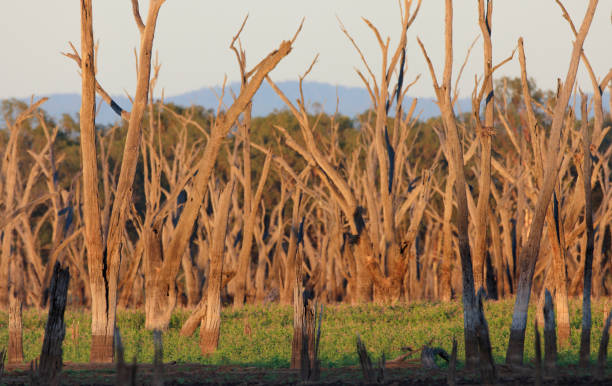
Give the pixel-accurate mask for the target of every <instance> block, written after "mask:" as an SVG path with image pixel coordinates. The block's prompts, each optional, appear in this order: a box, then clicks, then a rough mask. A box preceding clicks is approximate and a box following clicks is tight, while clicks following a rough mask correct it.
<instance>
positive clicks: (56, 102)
mask: <svg viewBox="0 0 612 386" xmlns="http://www.w3.org/2000/svg"><path fill="white" fill-rule="evenodd" d="M277 85H278V87H279V88H280V89H281V90H282V91H283V92H284V93H285V95H286V96H287V98H289V100H290V101H291V102H292V103H295V100H296V99H297V98H298V97H299V83H298V82H297V81H287V82H278V83H277ZM229 89H231V90H233V92H234V93H236V94H237V93H238V91H239V90H240V84H239V83H232V84H230V85H229V88H228V89H227V90H226V92H225V97H224V99H223V102H224V104H225V106H229V105H230V104H231V102H232V97H231V95H232V94H231V93H230V92H229ZM303 89H304V98H305V99H306V103H307V106H308V108H309V111H311V112H318V111H321V109H322V110H323V111H325V112H326V113H334V112H335V111H336V100H338V101H339V102H338V112H340V113H341V114H344V115H347V116H349V117H355V116H356V115H358V114H361V113H363V112H364V111H366V110H367V109H368V108H370V107H371V102H370V96H369V94H368V91H367V90H366V89H365V88H361V87H346V86H333V85H331V84H328V83H319V82H304V84H303ZM220 95H221V87H209V88H206V87H205V88H201V89H199V90H195V91H189V92H186V93H184V94H179V95H175V96H172V97H167V98H165V100H166V102H172V103H175V104H177V105H180V106H191V105H200V106H204V107H206V108H211V109H216V108H217V105H218V104H219V102H218V99H217V96H220ZM41 96H43V95H41ZM45 96H47V97H49V101H47V102H46V103H45V104H44V105H43V108H44V109H45V110H46V111H47V112H48V113H49V114H50V115H51V116H52V117H54V118H60V117H61V116H62V114H70V115H71V116H73V117H74V116H76V114H78V111H79V108H80V105H81V96H80V94H50V95H45ZM113 98H114V99H115V101H116V102H117V103H118V104H119V105H120V106H121V107H122V108H124V109H127V110H130V109H131V103H130V102H129V100H128V98H126V97H125V96H114V97H113ZM412 99H413V98H412V97H406V100H405V101H404V103H405V105H404V106H405V109H408V108H409V106H410V104H411V103H412ZM608 100H609V95H608V94H607V93H606V94H605V95H604V108H606V107H607V106H608ZM471 107H472V104H471V100H470V99H469V98H460V99H458V101H457V105H456V106H455V108H456V110H457V112H468V111H470V110H471ZM285 108H286V106H285V103H284V102H283V101H282V100H281V99H280V97H279V96H278V95H277V94H276V93H275V92H274V90H272V88H271V87H270V85H268V83H266V82H264V83H263V84H262V86H261V88H260V89H259V91H258V92H257V94H255V98H254V100H253V115H254V116H266V115H268V114H270V113H271V112H273V111H275V110H282V109H285ZM415 114H417V115H419V118H420V119H421V120H426V119H429V118H431V117H436V116H439V115H440V109H439V108H438V105H437V104H436V102H435V99H434V98H427V97H425V98H418V99H417V107H416V110H415ZM578 116H579V114H578ZM117 120H118V117H117V115H116V114H115V113H114V112H113V111H112V110H111V109H110V107H109V106H108V105H106V104H105V103H102V104H101V108H100V111H99V112H98V116H97V119H96V122H97V123H99V124H111V123H114V122H116V121H117Z"/></svg>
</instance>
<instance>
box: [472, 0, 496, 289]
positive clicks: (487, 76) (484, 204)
mask: <svg viewBox="0 0 612 386" xmlns="http://www.w3.org/2000/svg"><path fill="white" fill-rule="evenodd" d="M478 13H479V17H478V20H479V25H480V30H481V33H482V36H483V39H484V88H483V91H484V94H485V95H486V98H485V122H484V126H482V125H481V124H480V98H474V102H473V106H472V110H473V112H472V113H473V114H474V118H475V121H476V127H477V130H478V131H480V132H479V133H477V135H478V138H479V140H480V177H479V179H478V190H479V192H478V207H477V210H476V245H475V248H474V288H475V289H476V290H477V291H478V290H480V288H485V287H486V285H485V279H484V265H485V258H486V254H487V243H486V241H487V218H488V216H489V195H490V192H491V136H492V135H493V133H494V128H493V106H494V104H495V98H494V95H493V48H492V44H491V30H492V27H491V24H492V20H491V18H492V16H493V1H489V0H488V1H487V5H486V7H485V1H484V0H479V1H478Z"/></svg>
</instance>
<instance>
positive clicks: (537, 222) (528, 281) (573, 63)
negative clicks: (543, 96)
mask: <svg viewBox="0 0 612 386" xmlns="http://www.w3.org/2000/svg"><path fill="white" fill-rule="evenodd" d="M597 3H598V0H591V1H590V2H589V6H588V9H587V12H586V15H585V17H584V20H583V22H582V26H581V27H580V32H579V33H578V36H577V38H576V41H575V43H574V48H573V51H572V56H571V60H570V66H569V70H568V73H567V76H566V78H565V82H564V83H563V87H562V89H561V91H560V93H559V96H558V98H557V101H556V104H555V110H554V114H553V120H552V125H551V130H550V137H549V139H548V146H547V153H548V157H547V159H546V163H545V165H544V168H543V169H544V174H543V180H542V181H543V182H542V186H541V190H540V193H539V195H538V199H537V203H536V208H535V212H534V215H533V221H532V222H531V227H530V231H529V237H528V239H527V242H526V243H525V245H524V246H523V247H522V249H521V255H520V257H519V279H518V289H517V294H516V301H515V305H514V312H513V316H512V326H511V328H510V340H509V343H508V350H507V353H506V362H507V363H510V364H521V363H522V362H523V348H524V343H525V327H526V323H527V307H528V305H529V297H530V295H531V286H532V282H533V274H534V271H535V265H536V261H537V256H538V253H539V249H540V240H541V238H542V237H541V236H542V229H543V226H544V221H545V217H546V212H547V208H548V205H549V203H550V200H551V196H552V193H553V190H554V188H555V182H556V180H557V174H558V171H559V163H560V157H561V156H560V147H561V146H560V140H561V129H562V126H563V124H564V121H565V111H566V108H567V103H568V101H569V98H570V95H571V92H572V89H573V87H574V81H575V79H576V71H577V69H578V63H579V61H580V54H581V52H582V44H583V43H584V39H585V38H586V35H587V33H588V31H589V28H590V25H591V21H592V20H593V15H594V14H595V9H596V8H597ZM519 53H520V62H521V69H522V70H521V72H522V73H523V74H524V73H526V70H525V55H524V52H523V48H522V40H521V41H519ZM525 99H526V100H525V105H527V106H531V100H530V99H531V98H530V97H529V94H528V93H527V94H526V95H525ZM529 109H530V107H528V111H529ZM532 121H533V122H532V123H533V124H532V123H530V126H534V125H535V123H536V122H534V121H535V119H533V120H532ZM533 129H534V130H535V127H533Z"/></svg>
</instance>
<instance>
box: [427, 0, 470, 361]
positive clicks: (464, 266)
mask: <svg viewBox="0 0 612 386" xmlns="http://www.w3.org/2000/svg"><path fill="white" fill-rule="evenodd" d="M418 42H419V45H420V46H421V50H422V51H423V55H424V56H425V58H426V60H427V64H428V66H429V69H430V73H431V77H432V81H433V84H434V89H435V91H436V95H437V98H438V102H439V104H440V110H441V112H442V121H443V123H444V128H445V131H446V136H447V140H448V142H449V146H450V149H451V154H452V163H453V165H454V168H455V177H456V178H455V194H456V197H457V232H458V243H459V255H460V257H461V271H462V273H463V276H462V281H463V295H462V300H463V322H464V338H465V358H466V366H467V367H468V368H476V367H477V365H478V363H479V351H478V341H477V332H476V330H477V325H478V323H479V319H478V306H477V302H476V294H475V293H474V273H473V272H474V271H473V268H472V256H471V252H470V244H469V233H468V204H467V196H466V183H465V170H464V165H463V149H462V146H461V143H460V141H459V131H458V129H457V122H456V120H455V115H454V111H453V104H452V101H451V96H450V91H451V77H452V66H453V2H452V0H446V15H445V45H446V49H445V65H444V76H443V82H442V85H441V86H438V81H437V79H436V74H435V71H434V68H433V65H432V64H431V61H430V59H429V56H428V55H427V52H426V50H425V47H424V46H423V44H422V42H421V41H420V40H418Z"/></svg>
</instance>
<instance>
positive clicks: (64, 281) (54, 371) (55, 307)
mask: <svg viewBox="0 0 612 386" xmlns="http://www.w3.org/2000/svg"><path fill="white" fill-rule="evenodd" d="M69 282H70V271H69V269H68V268H61V266H60V264H59V262H57V263H55V267H54V268H53V277H52V278H51V285H50V287H49V295H50V302H49V317H48V318H47V326H46V327H45V338H44V340H43V346H42V351H41V353H40V365H39V368H38V374H39V377H40V379H41V380H43V381H49V382H52V381H53V380H54V379H55V378H56V376H57V375H58V374H59V372H60V371H61V369H62V342H63V341H64V336H65V334H66V323H65V322H64V311H65V310H66V295H67V293H68V283H69Z"/></svg>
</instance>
